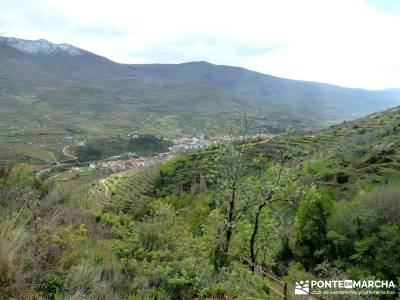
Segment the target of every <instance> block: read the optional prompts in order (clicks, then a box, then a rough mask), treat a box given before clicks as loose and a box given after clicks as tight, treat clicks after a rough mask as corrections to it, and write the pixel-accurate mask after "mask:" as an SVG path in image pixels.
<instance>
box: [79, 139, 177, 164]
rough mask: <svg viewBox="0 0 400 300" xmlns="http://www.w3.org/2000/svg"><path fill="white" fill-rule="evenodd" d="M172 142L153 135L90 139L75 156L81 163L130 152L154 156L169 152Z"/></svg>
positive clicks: (80, 147)
mask: <svg viewBox="0 0 400 300" xmlns="http://www.w3.org/2000/svg"><path fill="white" fill-rule="evenodd" d="M172 145H173V143H172V142H171V141H168V140H165V139H163V138H158V137H156V136H154V135H151V134H146V135H139V136H137V137H134V138H122V137H110V138H98V139H90V140H88V141H87V142H85V143H84V144H83V145H80V146H77V147H75V155H76V156H77V157H78V159H79V160H80V161H93V160H98V159H104V158H108V157H110V156H112V155H120V154H124V153H128V152H133V153H136V154H137V155H153V154H157V153H161V152H167V151H168V147H170V146H172Z"/></svg>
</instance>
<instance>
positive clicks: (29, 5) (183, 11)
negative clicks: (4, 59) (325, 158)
mask: <svg viewBox="0 0 400 300" xmlns="http://www.w3.org/2000/svg"><path fill="white" fill-rule="evenodd" d="M0 12H1V13H0V33H1V34H2V35H5V36H12V37H19V38H25V39H47V40H49V41H51V42H54V43H69V44H72V45H74V46H77V47H80V48H83V49H85V50H89V51H91V52H94V53H96V54H99V55H102V56H105V57H108V58H110V59H112V60H114V61H116V62H121V63H182V62H188V61H208V62H211V63H215V64H224V65H232V66H240V67H244V68H248V69H251V70H255V71H259V72H262V73H266V74H272V75H275V76H280V77H285V78H291V79H301V80H310V81H319V82H327V83H332V84H337V85H341V86H346V87H357V88H366V89H384V88H400V0H246V1H244V0H243V1H236V0H201V1H200V0H197V1H195V0H143V1H136V0H112V1H110V0H108V1H102V0H93V1H92V0H23V1H22V0H19V1H18V0H0Z"/></svg>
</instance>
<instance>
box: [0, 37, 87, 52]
mask: <svg viewBox="0 0 400 300" xmlns="http://www.w3.org/2000/svg"><path fill="white" fill-rule="evenodd" d="M0 43H5V44H7V45H9V46H11V47H14V48H15V49H18V50H19V51H21V52H23V53H27V54H54V53H60V52H61V53H67V54H69V55H81V54H82V50H80V49H79V48H76V47H74V46H72V45H69V44H53V43H50V42H49V41H46V40H35V41H33V40H23V39H17V38H12V37H3V36H0Z"/></svg>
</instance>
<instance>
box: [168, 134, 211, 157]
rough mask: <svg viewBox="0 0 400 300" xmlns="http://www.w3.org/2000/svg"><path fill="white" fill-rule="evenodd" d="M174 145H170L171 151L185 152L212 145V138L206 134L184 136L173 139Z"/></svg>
mask: <svg viewBox="0 0 400 300" xmlns="http://www.w3.org/2000/svg"><path fill="white" fill-rule="evenodd" d="M173 142H174V145H173V146H172V147H170V151H171V153H183V152H187V151H190V150H200V149H203V148H205V147H207V146H208V145H210V140H209V139H208V137H207V136H206V135H201V136H199V137H193V136H189V137H183V138H179V139H174V140H173Z"/></svg>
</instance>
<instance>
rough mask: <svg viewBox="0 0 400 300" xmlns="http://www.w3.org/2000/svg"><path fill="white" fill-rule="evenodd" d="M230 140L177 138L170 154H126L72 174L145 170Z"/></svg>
mask: <svg viewBox="0 0 400 300" xmlns="http://www.w3.org/2000/svg"><path fill="white" fill-rule="evenodd" d="M257 137H259V138H261V139H267V138H268V137H269V136H268V135H266V134H260V135H257ZM248 138H250V137H248ZM253 138H254V136H253ZM228 139H229V137H228V136H216V137H211V138H209V137H208V136H207V135H200V136H187V137H182V138H177V139H173V140H172V141H173V143H174V145H173V146H172V147H170V148H169V152H163V153H159V154H157V155H151V156H139V155H137V154H135V153H132V152H129V153H125V154H124V155H118V156H112V157H110V158H109V159H107V160H103V161H98V162H92V163H90V164H89V167H88V168H87V167H85V168H83V167H72V168H70V172H73V173H79V172H82V171H83V170H84V169H86V170H87V169H89V170H102V169H103V170H104V169H109V170H111V171H112V172H114V173H118V172H122V171H125V170H129V169H135V168H143V167H147V166H151V165H154V164H161V163H163V162H165V161H167V160H168V159H171V158H172V157H174V156H175V155H177V154H180V153H185V152H189V151H194V150H201V149H204V148H206V147H208V146H210V145H213V144H217V143H220V142H223V141H226V140H228ZM240 139H243V137H241V138H240Z"/></svg>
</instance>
